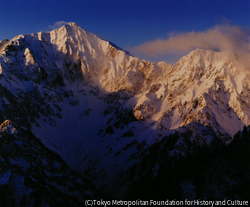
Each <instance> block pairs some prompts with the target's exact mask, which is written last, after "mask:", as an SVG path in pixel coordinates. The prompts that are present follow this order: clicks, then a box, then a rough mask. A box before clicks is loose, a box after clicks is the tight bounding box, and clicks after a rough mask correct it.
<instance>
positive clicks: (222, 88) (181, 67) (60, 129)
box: [0, 23, 250, 197]
mask: <svg viewBox="0 0 250 207" xmlns="http://www.w3.org/2000/svg"><path fill="white" fill-rule="evenodd" d="M0 45H1V46H0V72H1V75H0V84H1V85H0V96H1V100H0V119H1V120H2V121H4V120H5V119H10V120H12V121H13V122H15V123H17V124H18V125H20V126H24V127H26V128H27V130H30V131H31V132H32V133H33V134H34V135H35V136H36V137H38V138H39V139H40V140H41V141H42V142H43V144H44V145H45V146H46V147H47V148H49V149H51V150H53V151H54V152H56V153H58V154H59V155H60V156H61V157H62V159H63V160H65V161H66V162H67V163H68V164H69V165H70V166H71V167H72V168H73V169H77V170H79V171H81V172H82V173H83V174H85V175H86V176H87V177H88V178H89V179H91V180H92V182H94V183H95V185H96V186H97V187H98V188H100V189H103V190H104V191H105V192H106V193H107V192H109V194H110V195H112V196H117V197H124V196H125V195H127V190H128V186H130V185H131V183H133V182H134V181H135V180H138V179H139V178H140V177H141V176H143V175H142V174H141V173H138V172H137V171H133V170H131V169H138V168H136V167H135V166H137V165H138V164H140V163H142V161H143V160H144V157H145V156H146V155H147V154H148V152H149V150H150V147H151V146H152V145H154V144H155V143H163V142H164V143H165V141H163V140H167V139H168V137H170V136H173V135H174V134H175V133H177V134H178V136H177V137H178V139H176V140H175V141H174V142H171V143H172V144H171V147H168V148H167V151H166V153H167V154H168V155H170V156H181V157H185V156H187V154H188V153H190V152H195V151H196V149H197V148H199V147H204V146H206V147H207V149H209V150H213V149H214V148H216V147H215V146H216V145H214V143H217V142H219V143H221V145H225V144H228V143H230V142H231V141H232V140H233V135H234V134H235V133H236V132H237V131H239V130H242V128H243V126H244V125H248V124H249V120H250V112H249V111H250V110H249V107H250V105H249V102H250V99H249V97H250V81H249V78H248V77H249V76H248V75H249V74H248V73H249V72H248V71H246V70H245V69H244V68H243V67H242V66H241V65H240V64H239V63H238V61H237V58H236V57H235V56H234V55H229V54H225V53H220V52H214V51H207V50H202V49H196V50H194V51H193V52H191V53H190V54H188V55H187V56H185V57H183V58H182V59H180V60H179V61H178V62H177V63H176V64H175V65H174V66H171V65H169V64H167V63H164V62H159V63H150V62H147V61H145V60H140V59H138V58H136V57H133V56H132V55H131V54H129V53H128V52H127V51H124V50H122V49H120V48H118V47H117V46H115V45H114V44H112V43H110V42H107V41H105V40H101V39H99V38H98V37H97V36H95V35H94V34H91V33H89V32H86V31H85V30H83V29H82V28H80V27H79V26H77V25H76V24H75V23H70V24H68V25H65V26H63V27H62V28H60V29H57V30H54V31H51V32H47V33H43V32H40V33H37V34H30V35H20V36H17V37H15V38H13V39H12V40H10V41H8V40H4V41H1V44H0ZM183 134H184V135H185V134H186V135H185V136H183ZM185 137H186V138H185ZM187 140H189V141H187ZM221 145H219V146H221ZM151 164H152V163H151ZM151 164H150V165H149V166H151ZM152 165H153V164H152ZM154 167H155V172H157V169H158V168H157V166H154ZM147 169H148V168H147Z"/></svg>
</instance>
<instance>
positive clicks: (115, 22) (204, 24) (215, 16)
mask: <svg viewBox="0 0 250 207" xmlns="http://www.w3.org/2000/svg"><path fill="white" fill-rule="evenodd" d="M58 21H65V22H76V23H77V24H78V25H80V26H81V27H82V28H83V29H85V30H88V31H90V32H93V33H95V34H97V35H99V36H100V37H102V38H104V39H107V40H109V41H111V42H113V43H115V44H116V45H118V46H120V47H122V48H124V49H127V50H130V48H133V47H136V46H138V45H141V44H143V43H145V42H148V41H153V40H155V39H166V38H168V35H169V34H170V33H176V34H178V33H188V32H191V31H194V32H200V31H206V30H207V29H209V28H212V27H214V26H216V25H219V24H222V23H223V22H224V21H227V22H228V23H229V24H230V25H232V26H239V27H241V28H247V27H248V28H249V26H250V1H249V0H60V1H59V0H15V1H14V0H0V40H1V39H4V38H7V39H11V38H13V37H14V36H17V35H19V34H28V33H36V32H39V31H50V30H52V26H53V25H54V24H55V23H56V22H58ZM132 54H133V52H132ZM134 55H135V56H136V54H134ZM138 55H139V56H140V58H144V59H147V60H149V61H159V60H161V59H162V60H164V61H170V62H171V61H172V62H173V61H175V58H173V57H172V56H171V55H170V54H168V55H167V56H166V55H161V54H160V55H159V54H158V55H157V56H153V57H150V56H146V55H145V54H138ZM171 58H172V59H171Z"/></svg>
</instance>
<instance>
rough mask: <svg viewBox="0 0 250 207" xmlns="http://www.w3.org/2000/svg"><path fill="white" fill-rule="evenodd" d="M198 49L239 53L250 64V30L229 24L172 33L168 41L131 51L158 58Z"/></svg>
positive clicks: (147, 44) (147, 43) (144, 45)
mask: <svg viewBox="0 0 250 207" xmlns="http://www.w3.org/2000/svg"><path fill="white" fill-rule="evenodd" d="M196 48H202V49H208V50H214V51H222V52H233V53H237V54H238V55H239V56H241V57H242V61H243V62H245V61H247V62H248V63H249V60H250V30H249V29H246V28H241V27H239V26H230V25H229V24H224V25H216V26H215V27H213V28H210V29H208V30H205V31H200V32H194V31H192V32H186V33H171V34H169V35H168V38H166V39H156V40H153V41H148V42H145V43H144V44H141V45H138V46H136V47H133V48H132V49H131V51H132V52H134V53H135V54H144V55H146V56H148V57H156V56H161V55H172V54H175V55H178V54H182V53H183V52H187V53H188V52H190V51H192V50H194V49H196ZM245 64H246V63H244V65H245Z"/></svg>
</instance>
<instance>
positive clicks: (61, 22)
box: [49, 21, 70, 29]
mask: <svg viewBox="0 0 250 207" xmlns="http://www.w3.org/2000/svg"><path fill="white" fill-rule="evenodd" d="M68 23H70V22H65V21H57V22H55V24H53V25H52V26H49V27H50V28H51V29H58V28H60V27H62V26H63V25H66V24H68Z"/></svg>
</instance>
